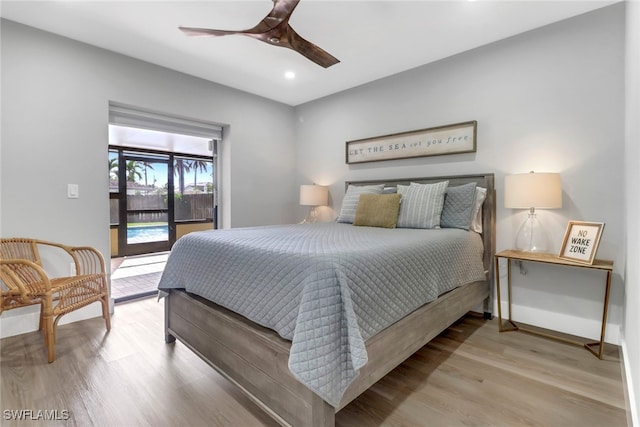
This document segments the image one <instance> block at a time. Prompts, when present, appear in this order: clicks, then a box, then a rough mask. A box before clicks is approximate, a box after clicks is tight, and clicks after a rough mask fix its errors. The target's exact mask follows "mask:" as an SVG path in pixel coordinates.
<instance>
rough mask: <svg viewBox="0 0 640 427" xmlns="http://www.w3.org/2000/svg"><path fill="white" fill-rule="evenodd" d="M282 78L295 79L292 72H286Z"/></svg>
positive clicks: (294, 74)
mask: <svg viewBox="0 0 640 427" xmlns="http://www.w3.org/2000/svg"><path fill="white" fill-rule="evenodd" d="M284 76H285V78H287V79H289V80H291V79H295V78H296V73H294V72H293V71H287V72H285V73H284Z"/></svg>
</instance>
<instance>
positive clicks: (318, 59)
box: [288, 27, 340, 68]
mask: <svg viewBox="0 0 640 427" xmlns="http://www.w3.org/2000/svg"><path fill="white" fill-rule="evenodd" d="M288 39H289V45H290V48H291V49H293V50H295V51H296V52H298V53H300V54H301V55H303V56H305V57H306V58H307V59H309V60H311V61H313V62H315V63H316V64H318V65H320V66H321V67H324V68H329V67H331V66H332V65H335V64H337V63H338V62H340V61H339V60H338V59H337V58H336V57H334V56H333V55H331V54H330V53H328V52H326V51H324V50H322V49H321V48H319V47H318V46H316V45H315V44H313V43H311V42H310V41H307V40H305V39H303V38H302V37H300V35H299V34H298V33H296V32H295V31H294V30H293V28H291V27H288Z"/></svg>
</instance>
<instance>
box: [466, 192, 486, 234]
mask: <svg viewBox="0 0 640 427" xmlns="http://www.w3.org/2000/svg"><path fill="white" fill-rule="evenodd" d="M486 198H487V189H486V188H482V187H476V204H475V206H474V207H473V214H471V218H473V219H472V220H471V226H470V227H469V229H470V230H473V231H475V232H476V233H482V204H483V203H484V199H486Z"/></svg>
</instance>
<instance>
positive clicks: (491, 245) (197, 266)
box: [159, 174, 495, 426]
mask: <svg viewBox="0 0 640 427" xmlns="http://www.w3.org/2000/svg"><path fill="white" fill-rule="evenodd" d="M444 180H446V181H448V182H449V188H452V187H456V186H462V185H464V184H469V183H475V184H476V185H477V186H479V187H483V188H486V189H487V192H486V198H485V201H484V204H483V205H482V210H481V212H482V233H481V234H477V233H474V232H470V231H463V230H445V229H441V230H420V231H416V230H401V229H395V230H382V229H379V228H374V227H356V226H354V225H351V224H336V223H330V224H315V225H313V224H305V225H285V226H274V227H254V228H248V229H242V230H235V231H234V230H228V231H223V230H217V231H214V232H209V233H207V232H205V233H199V234H195V235H194V236H192V237H190V238H189V239H184V240H183V239H181V240H183V242H180V241H179V242H178V243H177V244H176V246H174V249H173V250H172V253H171V256H170V257H169V260H168V262H167V268H166V269H165V273H164V274H163V277H162V280H161V282H160V284H159V289H160V290H161V291H162V292H163V293H166V298H165V338H166V341H167V342H173V341H175V339H176V338H177V339H178V340H179V341H181V342H182V343H183V344H185V345H186V346H187V347H188V348H190V349H191V350H192V351H194V352H195V353H196V354H198V355H199V356H200V357H201V358H202V359H203V360H205V361H206V362H207V363H208V364H210V365H211V366H212V367H214V368H215V369H216V370H217V371H218V372H220V373H221V374H222V375H223V376H224V377H226V378H227V379H228V380H230V381H231V382H232V383H234V384H235V385H236V386H238V387H239V388H240V389H241V390H242V391H243V392H244V393H246V394H247V396H249V397H250V398H251V399H252V400H253V401H254V402H255V403H256V404H257V405H258V406H260V407H261V408H262V409H263V410H265V411H267V412H268V413H269V414H270V415H271V416H272V417H273V418H274V419H276V420H277V421H278V422H279V423H281V424H283V425H293V426H332V425H334V422H335V421H334V419H335V413H336V412H337V411H339V410H340V409H342V408H343V407H344V406H346V405H347V404H348V403H349V402H351V401H352V400H353V399H355V398H356V397H357V396H358V395H360V394H361V393H362V392H363V391H365V390H366V389H367V388H369V387H370V386H371V385H372V384H374V383H375V382H376V381H378V380H379V379H380V378H382V377H383V376H384V375H386V374H387V373H388V372H389V371H391V370H392V369H393V368H395V367H396V366H397V365H399V364H400V363H402V362H403V361H404V360H405V359H406V358H407V357H409V356H411V355H412V354H413V353H414V352H415V351H417V350H418V349H419V348H421V347H422V346H424V345H425V344H426V343H427V342H429V341H430V340H431V339H432V338H434V337H435V336H436V335H438V334H439V333H440V332H442V331H443V330H444V329H446V328H447V327H448V326H450V325H451V324H452V323H453V322H455V321H456V320H458V319H459V318H460V317H461V316H463V315H464V314H465V313H467V312H468V311H470V310H481V311H484V313H485V316H486V317H490V316H491V315H490V312H491V307H492V302H491V292H490V288H491V287H490V284H491V283H492V282H493V270H492V267H493V262H492V257H493V255H494V253H495V237H494V230H495V195H494V193H495V191H494V182H493V181H494V177H493V174H483V175H465V176H449V177H433V178H420V179H406V180H387V181H384V182H381V181H359V182H348V183H346V184H347V186H349V185H351V186H371V185H376V184H383V187H384V188H385V192H386V191H387V190H388V189H390V188H396V187H398V188H399V186H401V185H409V183H411V182H413V183H421V184H429V183H437V182H442V181H444ZM282 236H285V237H282ZM423 236H424V237H425V238H423ZM427 237H428V240H434V239H435V240H436V241H438V239H440V240H441V241H442V242H444V240H446V241H447V242H456V243H451V244H450V243H447V245H446V248H447V249H446V256H447V257H448V256H450V254H451V253H455V254H458V253H461V254H462V253H466V252H465V251H468V252H469V253H470V254H473V253H475V254H476V255H468V256H469V257H474V256H477V257H478V258H480V259H481V262H480V264H481V265H480V266H479V267H477V266H475V267H474V266H467V265H466V264H471V262H469V263H467V262H461V263H459V264H460V266H459V267H457V266H456V267H454V268H448V269H440V270H442V271H440V270H438V269H439V268H440V267H438V268H436V267H435V266H433V267H432V266H431V265H430V264H429V263H430V262H431V261H430V259H431V258H438V257H441V256H445V255H440V254H439V253H440V252H442V250H441V249H428V248H426V247H424V248H423V246H424V242H423V241H424V240H427ZM380 239H383V240H384V245H382V247H380V248H378V247H377V246H376V245H375V244H374V242H376V241H380ZM343 242H346V243H343ZM401 242H402V243H401ZM441 245H444V243H436V244H435V245H434V246H435V247H436V248H439V247H440V246H441ZM451 245H453V246H451ZM478 248H479V249H478ZM216 251H217V252H216ZM425 251H427V252H425ZM428 251H435V252H428ZM438 251H440V252H438ZM423 252H424V253H423ZM466 256H467V255H464V256H462V259H464V260H466V259H467V258H466ZM455 258H456V259H457V258H458V255H456V256H455ZM247 260H249V261H247ZM403 260H410V262H404V261H403ZM385 263H386V264H385ZM249 264H251V266H252V267H251V268H243V266H245V267H246V266H247V265H249ZM396 266H398V267H396ZM234 269H235V270H236V271H235V272H234ZM394 269H396V270H394ZM240 270H242V274H240V273H239V272H240ZM436 270H437V271H436ZM431 271H435V272H433V273H431ZM430 275H433V277H432V278H431V279H430V280H429V281H430V282H436V288H437V290H435V291H427V290H424V291H423V290H420V292H419V293H417V292H416V290H415V288H416V286H418V287H420V286H422V284H421V283H420V282H422V281H425V280H415V276H421V277H422V276H424V277H426V276H430ZM267 279H269V280H268V281H270V282H271V285H270V286H269V288H268V289H267V288H266V287H265V286H263V285H262V282H263V281H266V280H267ZM209 281H211V282H212V283H213V282H216V283H217V282H220V283H223V284H225V286H217V287H216V286H212V285H210V284H209V283H208V282H209ZM205 282H207V283H205ZM396 282H397V283H396ZM450 282H451V283H453V285H451V284H450ZM459 282H461V283H462V284H460V283H459ZM391 283H392V284H393V287H392V291H391V292H390V291H389V288H391V286H389V285H388V284H391ZM227 284H230V285H231V286H227ZM405 287H406V289H405ZM433 292H435V294H433ZM423 293H424V294H425V296H424V298H426V299H425V301H428V302H424V301H421V300H419V299H418V297H416V295H420V298H423V296H422V294H423ZM377 294H380V297H381V298H380V299H381V300H390V299H391V298H393V299H392V300H391V303H386V304H385V305H384V306H383V305H380V304H379V303H378V302H377V300H376V298H374V297H373V296H375V295H377ZM432 294H433V295H432ZM212 301H216V302H215V303H214V302H212ZM411 304H413V305H411ZM239 313H241V314H239ZM250 319H251V320H250Z"/></svg>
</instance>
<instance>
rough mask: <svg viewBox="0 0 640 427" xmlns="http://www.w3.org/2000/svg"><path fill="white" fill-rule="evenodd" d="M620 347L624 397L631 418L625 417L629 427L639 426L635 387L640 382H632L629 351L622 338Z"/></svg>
mask: <svg viewBox="0 0 640 427" xmlns="http://www.w3.org/2000/svg"><path fill="white" fill-rule="evenodd" d="M620 348H621V349H622V366H623V368H624V372H623V374H624V377H623V380H624V383H625V386H626V387H625V392H626V393H625V397H626V399H627V411H628V413H630V415H631V419H629V418H628V417H627V421H628V423H627V424H628V425H629V427H633V426H640V419H639V418H638V410H639V409H640V408H638V405H637V400H636V389H635V387H638V386H639V385H640V384H637V383H634V382H633V376H632V372H631V367H630V366H629V353H627V343H626V341H625V340H624V338H623V339H622V343H621V345H620Z"/></svg>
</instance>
